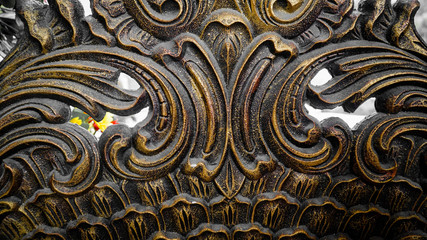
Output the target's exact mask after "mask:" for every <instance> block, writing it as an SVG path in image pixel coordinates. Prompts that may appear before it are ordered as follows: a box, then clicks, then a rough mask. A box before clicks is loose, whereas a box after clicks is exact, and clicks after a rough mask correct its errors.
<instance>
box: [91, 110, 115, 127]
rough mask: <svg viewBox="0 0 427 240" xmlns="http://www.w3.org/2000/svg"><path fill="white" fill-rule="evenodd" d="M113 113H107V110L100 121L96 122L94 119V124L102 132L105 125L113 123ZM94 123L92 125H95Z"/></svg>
mask: <svg viewBox="0 0 427 240" xmlns="http://www.w3.org/2000/svg"><path fill="white" fill-rule="evenodd" d="M113 120H114V119H113V114H112V113H109V112H107V113H106V114H105V116H104V118H103V119H102V120H101V121H100V122H97V121H95V124H96V126H97V127H98V128H99V129H100V130H101V131H102V132H104V131H105V129H107V127H108V126H110V125H113V124H114V123H113ZM95 124H94V125H95Z"/></svg>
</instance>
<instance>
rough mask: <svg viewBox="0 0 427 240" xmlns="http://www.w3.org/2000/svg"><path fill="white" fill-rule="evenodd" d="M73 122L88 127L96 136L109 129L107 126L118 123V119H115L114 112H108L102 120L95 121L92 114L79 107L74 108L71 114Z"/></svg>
mask: <svg viewBox="0 0 427 240" xmlns="http://www.w3.org/2000/svg"><path fill="white" fill-rule="evenodd" d="M70 122H71V123H75V124H77V125H80V126H82V127H83V128H86V129H87V130H88V131H89V132H90V133H92V134H93V135H95V136H99V135H101V134H102V132H104V131H105V129H107V127H109V126H111V125H113V124H118V122H117V120H116V119H114V115H113V114H112V113H109V112H107V113H106V114H105V116H104V118H103V119H102V120H101V121H99V122H98V121H95V119H93V118H92V117H91V116H89V115H88V114H87V113H85V112H83V111H81V110H80V109H78V108H74V109H73V111H72V115H71V120H70Z"/></svg>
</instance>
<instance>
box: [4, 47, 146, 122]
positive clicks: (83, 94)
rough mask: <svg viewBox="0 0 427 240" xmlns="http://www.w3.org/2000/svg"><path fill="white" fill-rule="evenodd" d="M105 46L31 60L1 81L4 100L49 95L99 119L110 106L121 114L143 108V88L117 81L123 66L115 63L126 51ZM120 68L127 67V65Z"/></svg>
mask: <svg viewBox="0 0 427 240" xmlns="http://www.w3.org/2000/svg"><path fill="white" fill-rule="evenodd" d="M96 49H98V50H96ZM103 50H104V51H105V49H103V48H102V47H99V46H82V47H75V48H68V49H63V50H57V51H54V52H51V53H49V54H46V55H43V56H40V57H38V58H35V59H33V60H31V61H28V62H27V63H26V64H24V65H23V66H21V67H20V68H18V69H17V70H15V71H14V72H13V73H12V74H10V75H8V76H7V77H5V78H4V79H3V80H2V81H1V82H0V95H1V96H3V97H2V99H1V100H0V104H1V105H3V104H4V105H8V104H9V102H11V101H16V100H15V99H23V98H31V97H34V96H45V97H49V98H54V99H59V100H61V101H64V100H65V101H67V102H69V103H71V104H73V105H75V106H78V107H79V108H81V109H82V110H84V111H85V112H87V113H89V114H90V115H91V116H92V117H94V118H95V119H96V120H101V119H102V118H103V116H104V114H105V111H106V110H107V111H110V112H113V113H117V114H120V113H121V112H123V113H121V114H125V113H127V114H129V113H134V112H136V111H138V110H140V109H141V108H142V107H143V105H139V103H140V102H141V101H143V100H145V99H144V96H145V95H144V94H143V93H144V92H143V90H142V89H138V90H136V91H126V90H121V89H120V88H119V87H118V85H117V79H118V76H119V73H120V70H119V69H117V68H115V67H112V66H118V65H117V62H118V61H126V59H123V60H121V58H122V57H120V56H122V55H126V54H125V53H126V52H124V50H120V49H117V48H113V49H109V50H108V51H107V52H109V53H107V52H104V53H103V52H102V51H103ZM59 60H61V61H59ZM76 60H79V62H77V61H76ZM127 61H130V62H133V61H134V60H133V59H127ZM120 68H121V69H122V70H124V71H126V68H125V66H121V67H120ZM18 84H19V86H17V85H18Z"/></svg>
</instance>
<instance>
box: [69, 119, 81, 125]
mask: <svg viewBox="0 0 427 240" xmlns="http://www.w3.org/2000/svg"><path fill="white" fill-rule="evenodd" d="M70 123H75V124H78V125H82V120H81V119H80V118H79V117H75V118H73V119H71V120H70Z"/></svg>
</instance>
